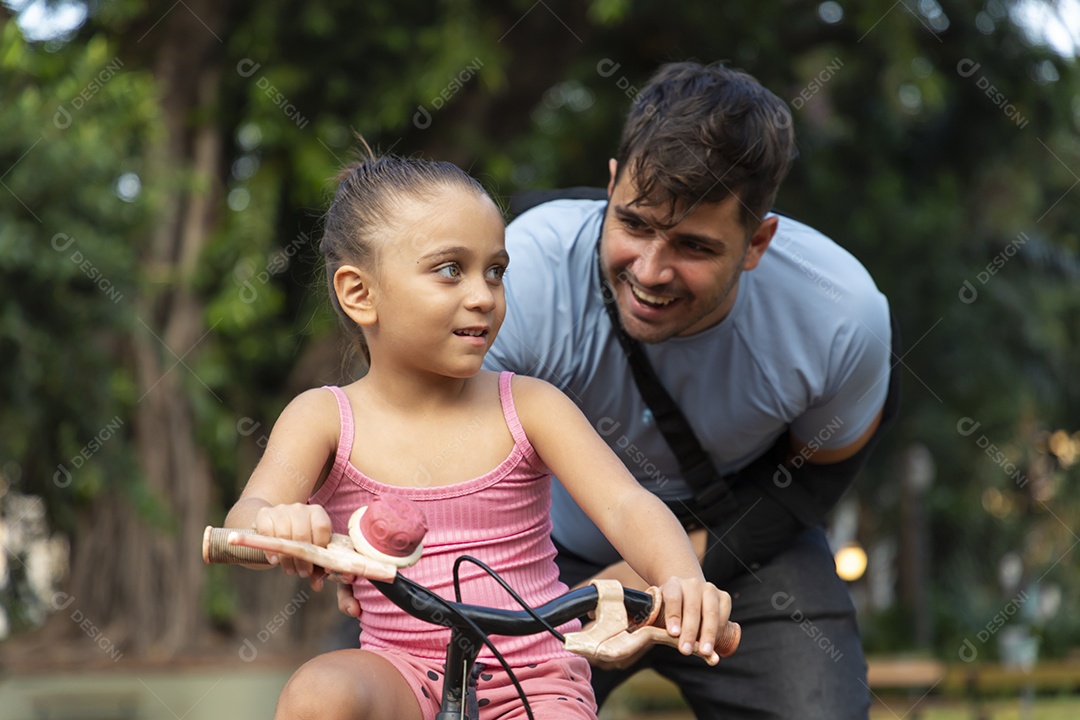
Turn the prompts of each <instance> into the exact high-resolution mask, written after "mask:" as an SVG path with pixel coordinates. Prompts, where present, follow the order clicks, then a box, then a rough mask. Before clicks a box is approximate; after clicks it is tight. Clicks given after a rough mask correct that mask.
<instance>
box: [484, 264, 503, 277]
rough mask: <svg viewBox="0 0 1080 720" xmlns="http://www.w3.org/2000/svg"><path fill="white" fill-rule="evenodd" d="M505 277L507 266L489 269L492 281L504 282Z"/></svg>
mask: <svg viewBox="0 0 1080 720" xmlns="http://www.w3.org/2000/svg"><path fill="white" fill-rule="evenodd" d="M505 275H506V266H505V265H495V266H493V267H490V268H488V277H489V278H491V279H492V280H502V279H503V277H504V276H505Z"/></svg>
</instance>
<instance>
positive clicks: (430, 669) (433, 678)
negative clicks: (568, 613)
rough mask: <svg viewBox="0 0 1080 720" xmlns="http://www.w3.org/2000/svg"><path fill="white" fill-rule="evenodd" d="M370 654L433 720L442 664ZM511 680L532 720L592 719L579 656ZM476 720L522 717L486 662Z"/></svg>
mask: <svg viewBox="0 0 1080 720" xmlns="http://www.w3.org/2000/svg"><path fill="white" fill-rule="evenodd" d="M373 652H376V653H378V655H379V657H383V658H386V660H387V661H388V662H389V663H390V664H391V665H393V666H394V667H395V668H396V669H397V671H398V672H399V673H401V675H402V677H404V678H405V681H406V682H408V683H409V687H411V688H412V690H413V694H415V695H416V700H417V702H419V703H420V712H421V714H422V715H423V718H424V720H435V714H436V713H438V712H439V703H440V702H442V683H443V663H442V662H440V661H436V660H427V659H425V658H418V657H414V656H412V655H409V654H407V653H404V652H401V651H399V650H389V649H382V648H380V649H378V650H374V651H373ZM514 675H515V676H516V677H517V679H518V682H519V683H521V687H522V689H524V690H525V697H527V698H528V699H529V706H530V707H531V708H532V711H533V715H534V716H535V717H536V720H563V719H564V718H569V719H570V720H577V719H579V718H580V720H596V698H595V697H594V696H593V691H592V685H590V683H589V679H590V678H591V677H592V673H591V671H590V668H589V661H588V660H586V659H585V658H582V657H566V658H556V659H554V660H545V661H543V662H540V663H538V664H536V665H528V666H525V667H520V668H518V667H515V668H514ZM476 697H477V702H478V705H479V706H480V718H481V720H485V719H487V718H501V719H502V718H504V719H505V720H512V719H516V718H527V717H528V715H526V713H525V707H524V706H523V705H522V704H521V698H520V697H519V696H518V693H517V688H515V687H514V684H513V683H512V682H510V678H509V676H508V675H507V674H506V671H505V670H504V669H503V667H502V665H500V664H499V662H498V661H497V660H492V662H491V664H487V663H485V665H484V668H483V670H482V671H481V672H480V678H479V679H478V680H477V681H476Z"/></svg>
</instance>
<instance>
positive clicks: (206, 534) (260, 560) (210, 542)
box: [202, 525, 270, 567]
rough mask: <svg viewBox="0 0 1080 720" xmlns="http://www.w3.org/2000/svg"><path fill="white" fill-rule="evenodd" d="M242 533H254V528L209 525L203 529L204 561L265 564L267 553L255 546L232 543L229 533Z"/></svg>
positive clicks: (208, 562) (210, 562)
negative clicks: (242, 528)
mask: <svg viewBox="0 0 1080 720" xmlns="http://www.w3.org/2000/svg"><path fill="white" fill-rule="evenodd" d="M232 533H240V534H242V535H254V534H255V531H254V530H239V529H237V528H216V527H212V526H210V525H208V526H207V527H206V530H205V531H203V543H202V557H203V562H204V563H206V564H208V565H210V564H214V565H217V564H228V565H239V564H241V563H242V564H244V565H265V566H267V567H269V566H270V563H268V562H267V561H266V553H265V552H263V551H262V550H257V549H255V548H249V547H244V546H243V545H230V544H229V535H231V534H232Z"/></svg>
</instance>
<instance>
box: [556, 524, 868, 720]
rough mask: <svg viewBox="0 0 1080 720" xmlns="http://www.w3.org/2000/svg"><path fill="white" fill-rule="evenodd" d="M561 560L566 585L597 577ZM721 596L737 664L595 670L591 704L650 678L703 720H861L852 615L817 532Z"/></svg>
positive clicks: (648, 663)
mask: <svg viewBox="0 0 1080 720" xmlns="http://www.w3.org/2000/svg"><path fill="white" fill-rule="evenodd" d="M556 547H558V546H556ZM559 550H560V554H559V556H558V557H557V558H556V562H558V564H559V570H560V573H561V579H562V581H563V582H565V583H566V584H567V585H571V586H572V585H574V584H576V583H578V582H580V581H581V580H584V579H585V578H588V577H590V576H592V575H594V574H595V573H596V572H599V570H600V569H601V568H599V567H597V566H595V565H592V564H590V563H587V562H585V561H583V560H581V559H580V558H576V557H573V556H572V555H570V554H569V553H567V552H566V551H565V550H564V549H563V548H559ZM720 588H721V589H722V590H726V591H727V592H728V593H730V594H731V598H732V611H731V619H732V620H736V621H738V622H739V624H740V625H741V626H742V631H743V634H742V643H741V644H740V646H739V649H738V651H736V653H735V654H734V655H733V656H731V657H730V658H727V659H722V660H721V661H720V664H719V665H717V666H715V667H709V666H708V665H706V664H705V662H704V661H703V660H701V658H697V657H685V656H683V655H680V654H679V653H678V652H677V651H676V650H675V649H674V648H669V647H666V646H665V647H656V648H654V649H652V650H650V651H649V652H648V653H647V654H646V655H645V656H644V657H643V658H642V659H641V660H640V661H639V662H638V663H637V664H636V665H634V667H632V668H629V669H627V670H611V671H609V670H597V669H595V668H594V669H593V688H594V690H595V691H596V700H597V702H598V703H601V704H603V702H604V699H605V698H606V697H607V696H608V694H610V693H611V691H612V690H614V689H615V688H616V687H618V686H619V684H621V683H622V682H623V681H624V680H626V679H628V678H629V677H630V676H631V675H633V674H634V673H636V672H637V671H638V670H643V669H645V668H652V669H653V670H655V671H656V672H657V673H659V674H660V675H663V676H664V677H666V678H668V679H670V680H671V681H672V682H674V683H675V684H676V685H678V686H679V688H680V689H681V691H682V694H683V697H685V698H686V701H687V702H688V703H689V704H690V707H691V708H693V710H694V714H695V715H696V716H697V717H698V718H699V720H721V719H723V720H750V719H751V718H753V719H755V720H756V719H759V718H760V719H762V720H764V719H766V718H768V719H769V720H780V719H784V720H787V719H789V718H790V719H792V720H795V719H797V720H866V718H867V717H868V715H869V709H870V692H869V689H868V688H867V686H866V661H865V659H864V658H863V653H862V644H861V639H860V637H859V629H858V627H857V625H856V623H855V609H854V607H853V605H852V604H851V598H850V596H849V595H848V593H847V588H845V587H844V583H843V581H841V580H840V579H839V578H838V577H837V576H836V570H835V565H834V563H833V558H832V553H831V552H830V551H829V547H828V544H827V543H826V541H825V535H824V533H823V532H822V530H821V529H820V528H811V529H809V530H807V531H806V532H804V533H803V534H802V535H800V536H799V537H798V538H797V539H796V540H795V542H794V543H793V544H792V546H791V547H790V548H789V549H788V550H786V551H785V552H783V553H781V554H780V555H778V556H777V557H776V558H774V559H773V560H772V561H771V562H769V563H768V564H766V565H763V566H761V567H759V568H756V569H754V570H753V571H752V572H745V573H743V574H742V575H740V576H738V577H736V578H735V579H733V580H730V581H728V582H726V583H723V584H722V585H720Z"/></svg>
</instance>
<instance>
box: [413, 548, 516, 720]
mask: <svg viewBox="0 0 1080 720" xmlns="http://www.w3.org/2000/svg"><path fill="white" fill-rule="evenodd" d="M462 557H468V556H467V555H466V556H462ZM471 559H473V560H475V558H471ZM476 562H480V561H479V560H477V561H476ZM485 567H486V566H485ZM454 585H455V589H456V586H457V564H456V563H455V565H454ZM418 589H420V590H423V591H424V592H426V593H427V594H428V596H429V597H430V598H431V599H432V600H433V601H435V603H436V604H438V605H440V606H441V607H442V608H443V609H444V610H446V611H447V612H448V613H450V614H451V615H452V616H454V617H456V618H457V619H458V620H460V621H461V622H463V623H464V624H465V625H467V626H468V627H469V629H470V630H472V631H473V632H474V633H476V634H477V636H478V637H479V638H480V640H481V641H482V642H483V643H484V645H486V646H487V648H488V650H491V654H492V655H494V656H495V659H496V660H498V661H499V664H500V665H502V667H503V670H505V671H506V674H507V676H508V677H509V678H510V682H511V683H512V684H513V685H514V689H516V690H517V692H518V697H519V698H521V704H522V705H523V706H524V707H525V714H526V715H527V716H528V718H529V720H536V717H535V716H534V715H533V712H532V707H531V706H530V705H529V699H528V698H527V697H525V689H524V688H523V687H521V683H520V682H518V679H517V675H515V674H514V671H513V670H511V669H510V663H508V662H506V658H505V657H503V654H502V653H501V652H499V650H498V648H496V647H495V644H494V643H492V642H491V640H489V639H488V636H487V633H485V632H484V631H483V630H481V629H480V626H479V625H477V624H476V622H475V621H474V620H473V619H472V618H470V617H466V616H465V614H464V613H462V612H461V611H460V610H458V609H457V608H455V607H454V606H453V605H451V604H450V603H449V602H448V601H447V600H446V599H445V598H443V597H442V596H440V595H438V594H437V593H435V592H433V591H431V590H428V589H427V588H425V587H419V588H418ZM459 602H460V599H459ZM444 680H445V677H444ZM461 700H462V703H464V701H465V697H464V696H462V698H461Z"/></svg>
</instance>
